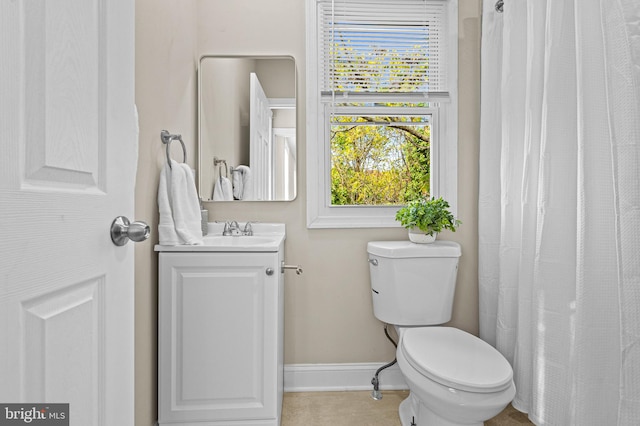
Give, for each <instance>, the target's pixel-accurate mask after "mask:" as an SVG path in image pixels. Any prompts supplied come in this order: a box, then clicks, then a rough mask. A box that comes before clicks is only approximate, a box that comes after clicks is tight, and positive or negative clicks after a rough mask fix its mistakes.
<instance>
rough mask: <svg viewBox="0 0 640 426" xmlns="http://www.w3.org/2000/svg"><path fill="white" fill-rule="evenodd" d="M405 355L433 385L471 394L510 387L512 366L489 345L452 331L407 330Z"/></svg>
mask: <svg viewBox="0 0 640 426" xmlns="http://www.w3.org/2000/svg"><path fill="white" fill-rule="evenodd" d="M401 349H402V353H403V354H404V355H405V357H406V358H407V361H408V362H409V364H411V365H412V366H413V368H415V369H416V370H418V371H419V372H421V373H422V374H423V375H425V376H427V377H428V378H430V379H431V380H433V381H436V382H438V383H440V384H442V385H444V386H449V387H452V388H454V389H459V390H465V391H470V392H497V391H500V390H503V389H506V388H507V387H508V386H509V385H510V384H511V379H512V377H513V370H512V369H511V365H509V362H507V360H506V359H505V358H504V357H503V356H502V355H501V354H500V352H498V351H497V350H496V349H494V348H493V347H492V346H491V345H489V344H488V343H486V342H484V341H482V340H480V339H479V338H477V337H475V336H473V335H471V334H469V333H466V332H464V331H462V330H459V329H457V328H452V327H419V328H411V329H407V330H405V333H404V335H403V337H402V343H401Z"/></svg>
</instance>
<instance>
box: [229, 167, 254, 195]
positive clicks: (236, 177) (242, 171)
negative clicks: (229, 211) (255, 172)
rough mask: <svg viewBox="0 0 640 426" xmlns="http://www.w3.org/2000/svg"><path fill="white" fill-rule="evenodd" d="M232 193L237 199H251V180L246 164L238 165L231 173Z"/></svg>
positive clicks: (249, 170)
mask: <svg viewBox="0 0 640 426" xmlns="http://www.w3.org/2000/svg"><path fill="white" fill-rule="evenodd" d="M233 195H234V196H235V197H236V198H237V199H238V200H251V199H253V182H252V180H251V169H250V168H249V167H248V166H238V167H236V168H235V169H234V173H233Z"/></svg>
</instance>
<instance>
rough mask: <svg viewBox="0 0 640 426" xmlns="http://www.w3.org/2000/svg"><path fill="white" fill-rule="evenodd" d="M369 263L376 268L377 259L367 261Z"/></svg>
mask: <svg viewBox="0 0 640 426" xmlns="http://www.w3.org/2000/svg"><path fill="white" fill-rule="evenodd" d="M369 263H370V264H372V265H373V266H378V259H369Z"/></svg>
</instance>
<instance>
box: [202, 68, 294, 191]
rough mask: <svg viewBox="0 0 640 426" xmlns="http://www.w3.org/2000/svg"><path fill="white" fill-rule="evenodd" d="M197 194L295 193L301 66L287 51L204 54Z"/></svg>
mask: <svg viewBox="0 0 640 426" xmlns="http://www.w3.org/2000/svg"><path fill="white" fill-rule="evenodd" d="M198 150H199V152H198V191H199V192H200V196H201V197H202V199H203V200H204V201H234V200H235V201H289V200H293V199H294V198H295V197H296V157H297V152H296V66H295V61H294V59H293V58H291V57H285V56H203V57H202V58H201V59H200V64H199V68H198Z"/></svg>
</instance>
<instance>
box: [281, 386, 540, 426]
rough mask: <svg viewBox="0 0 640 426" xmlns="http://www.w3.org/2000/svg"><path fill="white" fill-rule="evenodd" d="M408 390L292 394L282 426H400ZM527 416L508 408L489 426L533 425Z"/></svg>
mask: <svg viewBox="0 0 640 426" xmlns="http://www.w3.org/2000/svg"><path fill="white" fill-rule="evenodd" d="M408 394H409V392H408V391H383V392H382V395H383V398H382V399H381V400H380V401H374V400H373V399H372V398H371V396H370V395H371V392H369V391H357V392H291V393H285V394H284V404H283V408H282V422H281V426H400V420H399V419H398V405H400V402H401V401H402V400H403V399H405V398H406V397H407V395H408ZM532 424H533V423H531V422H530V421H529V420H528V419H527V415H526V414H522V413H520V412H519V411H517V410H515V409H514V408H512V407H511V406H508V407H507V408H506V409H505V410H504V411H503V412H502V413H500V414H499V415H498V416H497V417H495V418H493V419H491V420H489V421H487V422H486V423H485V426H519V425H532Z"/></svg>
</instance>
